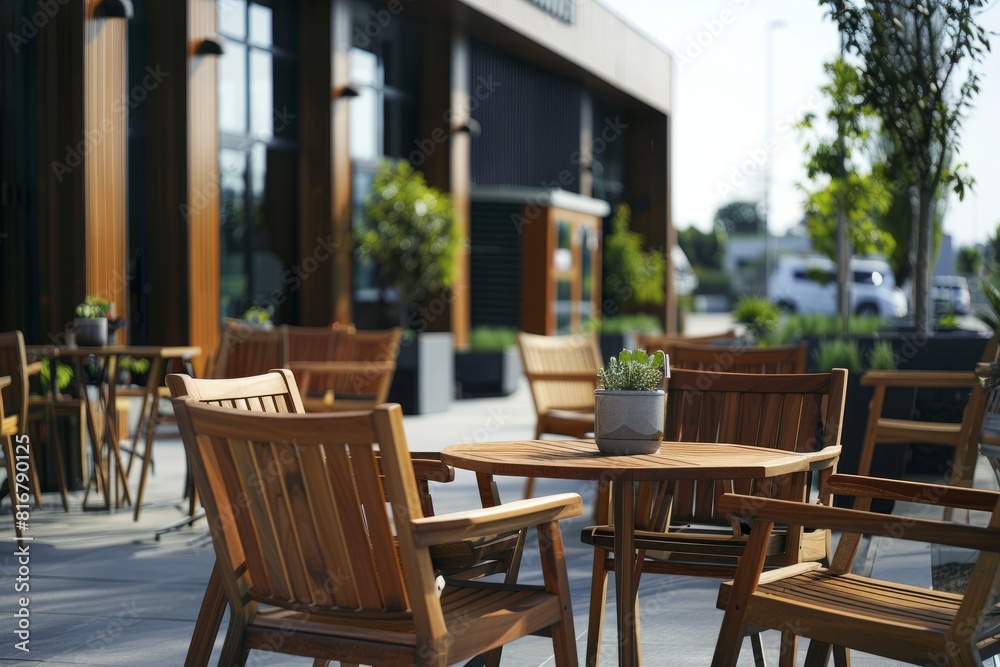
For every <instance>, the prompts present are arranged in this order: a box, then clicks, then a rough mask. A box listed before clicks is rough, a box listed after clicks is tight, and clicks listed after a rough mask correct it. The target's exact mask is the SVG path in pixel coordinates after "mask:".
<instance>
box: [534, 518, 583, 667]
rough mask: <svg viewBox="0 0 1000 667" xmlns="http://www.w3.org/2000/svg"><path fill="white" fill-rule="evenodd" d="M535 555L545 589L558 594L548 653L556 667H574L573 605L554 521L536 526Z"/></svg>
mask: <svg viewBox="0 0 1000 667" xmlns="http://www.w3.org/2000/svg"><path fill="white" fill-rule="evenodd" d="M537 530H538V545H539V556H540V558H541V565H542V578H543V580H544V582H545V590H546V591H547V592H549V593H554V594H556V595H559V596H560V598H561V602H562V617H561V618H560V619H559V621H558V622H557V623H555V624H554V625H553V626H552V628H551V630H552V652H553V655H554V657H555V664H556V667H576V666H577V655H576V636H575V634H574V633H573V605H572V603H571V602H570V599H569V579H568V577H567V575H566V553H565V551H564V549H563V541H562V532H561V531H560V530H559V524H558V523H556V522H555V521H553V522H550V523H543V524H540V525H539V526H538V529H537Z"/></svg>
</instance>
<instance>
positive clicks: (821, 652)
mask: <svg viewBox="0 0 1000 667" xmlns="http://www.w3.org/2000/svg"><path fill="white" fill-rule="evenodd" d="M831 648H832V647H831V646H830V645H829V644H827V643H826V642H821V641H818V640H816V639H813V640H811V641H810V642H809V648H808V650H806V663H805V667H826V664H827V662H829V660H830V649H831Z"/></svg>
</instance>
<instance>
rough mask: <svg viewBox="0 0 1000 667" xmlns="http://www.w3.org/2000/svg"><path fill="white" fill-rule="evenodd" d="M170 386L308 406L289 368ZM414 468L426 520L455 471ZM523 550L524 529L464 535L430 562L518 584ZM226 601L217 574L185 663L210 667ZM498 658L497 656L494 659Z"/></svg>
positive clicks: (286, 407)
mask: <svg viewBox="0 0 1000 667" xmlns="http://www.w3.org/2000/svg"><path fill="white" fill-rule="evenodd" d="M167 385H168V387H169V389H170V391H171V394H172V396H173V397H174V398H175V399H176V400H175V405H176V403H177V401H184V400H188V399H191V400H196V401H198V402H201V403H204V404H207V405H215V406H219V407H226V408H230V409H234V410H251V411H258V412H267V413H297V414H302V413H304V406H303V404H302V399H301V397H300V395H299V391H298V388H297V386H296V384H295V378H294V376H293V375H292V374H291V372H290V371H289V370H285V369H283V370H273V371H270V372H268V373H265V374H263V375H259V376H254V377H249V378H237V379H229V380H216V379H207V380H205V379H201V380H199V379H195V378H193V377H191V376H189V375H168V376H167ZM178 425H179V426H181V434H182V436H183V438H184V444H185V451H186V453H187V456H188V461H189V463H188V465H189V469H193V465H192V463H191V461H192V454H191V448H192V447H193V446H194V445H193V444H192V443H193V440H191V434H190V432H187V431H185V430H184V425H183V423H181V422H178ZM411 457H412V464H413V470H414V475H415V477H416V482H417V490H418V495H419V497H420V504H421V509H422V510H423V512H424V515H425V516H431V515H433V513H434V507H433V501H432V498H431V493H430V484H429V482H441V483H444V482H451V481H452V480H453V479H454V474H455V471H454V469H452V468H451V467H450V466H446V465H444V464H443V463H441V459H440V454H439V453H437V452H412V453H411ZM480 497H481V499H482V502H483V505H484V507H488V506H494V505H499V504H500V500H499V495H498V492H497V490H496V487H495V485H493V486H490V487H488V488H486V487H481V488H480ZM522 547H523V539H521V532H520V531H511V530H508V531H501V532H498V533H496V534H493V535H488V536H480V537H466V538H462V539H458V540H455V541H453V542H450V543H447V544H439V545H434V546H433V547H431V558H432V562H433V564H434V566H435V568H436V570H437V571H438V572H439V573H441V574H444V575H446V576H448V577H450V578H456V579H476V578H479V577H483V576H489V575H495V574H504V575H505V581H507V582H510V583H513V582H514V581H516V580H517V574H518V568H519V566H520V555H521V549H522ZM224 606H225V601H224V599H223V597H222V588H221V579H220V574H219V573H218V572H215V571H213V573H212V579H211V580H210V582H209V587H208V590H207V591H206V594H205V598H204V601H203V602H202V607H201V611H200V612H199V616H198V621H197V623H196V625H195V633H194V636H193V638H192V641H191V645H190V648H189V650H188V658H187V661H186V663H185V664H186V665H187V666H188V667H193V666H195V665H199V666H200V665H207V664H208V659H209V657H210V655H211V652H212V647H213V645H214V641H215V636H216V634H217V633H218V630H219V625H220V623H221V621H222V614H223V611H224ZM490 658H491V659H492V660H493V662H494V663H495V662H497V661H498V660H499V652H497V653H496V655H495V656H490Z"/></svg>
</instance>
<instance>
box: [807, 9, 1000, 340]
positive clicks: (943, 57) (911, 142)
mask: <svg viewBox="0 0 1000 667" xmlns="http://www.w3.org/2000/svg"><path fill="white" fill-rule="evenodd" d="M820 4H822V5H825V6H826V7H828V8H829V9H830V13H831V16H832V17H833V20H834V21H835V22H836V23H837V25H838V27H839V29H840V32H841V35H842V37H843V38H844V40H845V46H846V48H847V50H848V51H849V52H851V53H853V54H855V55H856V56H857V57H858V59H859V61H860V71H861V79H860V90H861V92H862V97H863V99H864V101H865V103H866V104H868V105H870V106H871V108H873V109H874V110H875V111H876V112H877V113H878V114H879V116H880V118H881V120H882V131H883V132H884V133H885V134H886V136H887V138H888V139H889V140H890V141H891V142H892V144H893V146H895V149H896V151H897V152H896V156H897V158H898V159H899V161H900V162H899V164H898V169H899V174H900V175H901V176H902V179H903V183H902V184H901V185H902V186H903V187H901V188H900V190H906V189H909V188H912V189H913V190H914V191H915V195H916V197H915V199H916V207H915V211H914V212H913V219H914V220H915V222H916V224H915V227H916V247H915V258H916V259H915V265H914V297H915V302H916V320H917V322H916V324H917V331H918V333H923V334H926V333H927V332H928V331H929V329H930V300H929V295H930V290H929V286H930V267H931V249H932V241H933V238H932V237H933V224H934V208H935V206H934V202H935V200H936V199H937V198H938V197H939V196H941V195H942V194H943V189H944V188H945V187H952V188H953V189H954V190H955V192H956V193H958V195H959V197H961V196H962V195H964V192H965V188H966V187H967V186H969V185H971V180H970V179H968V178H967V177H966V176H965V175H964V174H963V172H962V168H961V165H959V166H954V165H952V163H951V157H952V155H954V154H956V153H957V149H958V147H959V132H960V130H961V126H962V121H963V119H964V117H965V113H966V111H967V110H968V109H969V107H970V106H971V103H972V99H973V98H974V97H975V95H976V94H977V93H978V92H979V75H978V74H977V73H976V71H975V67H974V65H975V64H976V63H978V62H980V61H981V60H982V57H983V54H984V52H985V51H988V50H989V40H988V38H987V34H986V31H985V30H984V29H983V28H982V27H981V26H979V25H978V24H977V23H976V20H975V14H976V12H977V11H978V10H980V9H981V8H982V7H983V6H984V4H985V3H984V2H983V0H924V1H923V2H915V1H914V0H820Z"/></svg>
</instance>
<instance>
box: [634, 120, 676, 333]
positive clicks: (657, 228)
mask: <svg viewBox="0 0 1000 667" xmlns="http://www.w3.org/2000/svg"><path fill="white" fill-rule="evenodd" d="M668 129H669V128H668V123H667V117H666V116H664V115H663V114H659V113H655V112H653V113H650V114H649V115H645V116H636V117H635V118H634V121H633V122H632V124H631V126H630V127H629V128H628V134H627V137H628V151H627V154H628V161H629V164H628V173H629V174H630V178H629V182H628V185H627V188H628V191H627V193H626V201H627V202H628V203H629V204H631V206H632V229H633V231H637V232H640V233H641V234H642V235H643V236H645V238H646V243H647V245H648V246H649V247H650V248H653V249H655V250H657V251H661V252H663V253H665V255H666V264H667V266H666V282H665V287H666V292H667V296H666V303H665V307H664V310H662V311H660V313H659V314H660V315H661V316H662V317H663V320H664V326H665V328H666V331H667V332H669V333H675V332H676V331H677V299H676V297H675V296H674V284H673V283H674V281H673V265H672V263H671V261H670V247H671V244H672V243H673V242H674V238H675V235H674V232H673V229H672V225H671V222H670V205H669V204H670V191H669V188H670V179H669V165H668V159H669V155H670V151H669V148H668V146H667V138H668Z"/></svg>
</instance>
